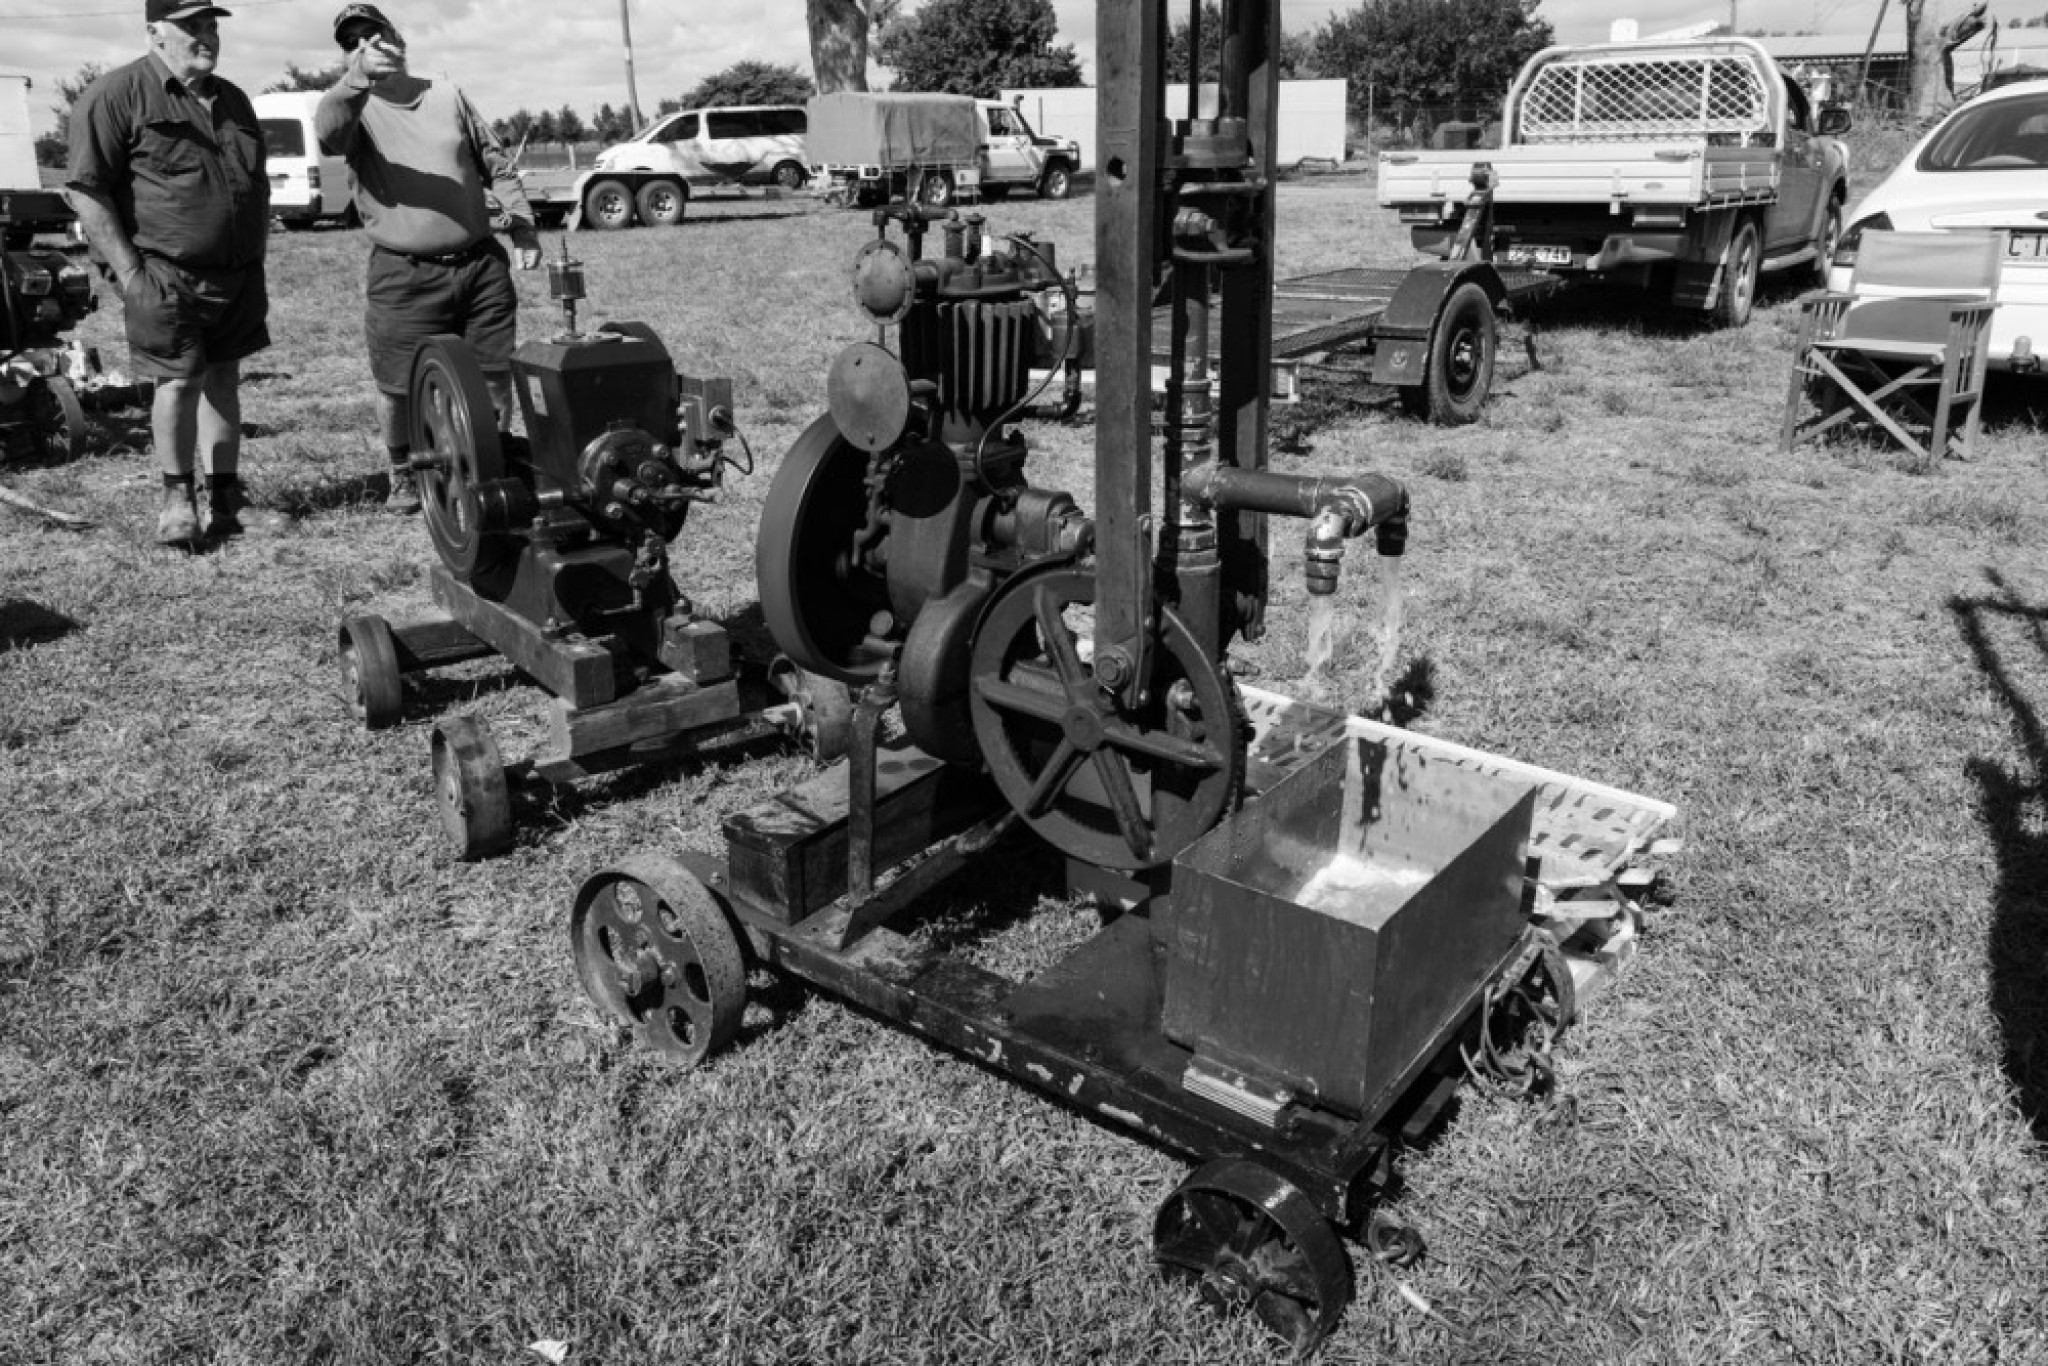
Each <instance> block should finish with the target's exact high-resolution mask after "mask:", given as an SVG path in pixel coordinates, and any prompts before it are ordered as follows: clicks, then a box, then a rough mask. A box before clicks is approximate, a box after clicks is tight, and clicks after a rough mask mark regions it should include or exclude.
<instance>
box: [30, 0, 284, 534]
mask: <svg viewBox="0 0 2048 1366" xmlns="http://www.w3.org/2000/svg"><path fill="white" fill-rule="evenodd" d="M227 13H228V11H227V10H224V9H222V8H221V7H220V6H218V5H206V4H193V3H190V2H189V0H148V2H147V4H146V5H145V6H144V9H143V14H144V19H145V24H146V28H147V32H148V34H149V49H150V50H149V52H148V53H147V54H146V55H145V56H143V57H142V58H141V59H140V60H138V61H134V62H130V63H129V64H128V65H126V66H122V67H117V68H115V69H114V70H112V71H109V72H108V73H106V74H105V75H104V76H101V77H100V78H99V79H98V80H96V81H94V82H93V83H92V84H91V85H89V86H87V87H86V89H85V91H84V93H83V94H81V95H80V96H79V97H78V104H77V106H76V107H75V108H74V109H73V110H72V112H71V164H70V168H69V171H68V172H67V178H66V184H67V186H68V187H69V189H70V190H71V191H72V196H71V202H72V204H73V206H74V207H75V208H76V210H77V212H78V219H79V224H80V226H81V227H83V228H84V229H85V235H86V237H87V239H88V240H90V241H91V243H92V244H93V246H94V247H95V248H96V249H97V250H98V251H99V254H100V255H101V257H102V258H104V260H105V261H106V264H107V268H108V269H109V270H110V271H111V272H112V273H113V276H114V279H115V281H116V282H117V283H118V284H119V286H120V290H121V309H122V314H123V320H124V322H125V323H126V327H127V333H128V349H129V357H130V360H131V362H132V365H133V368H134V370H135V373H136V375H137V376H139V377H143V378H147V379H151V380H154V381H155V382H156V396H155V399H154V400H153V403H152V406H151V409H150V433H151V437H152V440H153V444H154V445H155V447H156V454H157V464H158V466H159V468H160V469H161V470H162V472H163V481H164V493H163V506H162V509H161V510H160V511H159V513H158V515H157V540H158V541H160V542H162V543H163V544H165V545H175V546H185V547H188V548H189V547H190V546H192V545H193V544H195V543H197V542H198V541H199V539H200V524H199V512H198V506H197V503H196V501H195V498H194V493H193V478H194V465H195V456H200V455H203V456H204V464H205V466H206V472H207V485H208V500H207V501H208V511H209V516H208V519H207V526H206V534H207V535H210V536H212V537H215V538H216V539H218V538H222V537H227V536H236V535H239V534H241V532H242V531H243V529H244V522H243V518H244V515H245V507H244V499H243V495H242V487H241V480H240V476H239V472H238V468H239V465H240V459H241V433H242V410H241V397H240V391H241V362H242V359H243V358H244V357H245V356H250V355H253V354H255V353H256V352H258V351H260V350H262V349H263V348H264V347H266V346H268V345H270V331H269V327H268V323H267V318H268V314H269V307H270V305H269V298H268V296H267V294H266V293H265V290H264V283H263V256H264V252H265V250H266V249H267V248H268V245H269V241H270V179H269V176H268V174H267V171H266V168H265V166H264V154H263V131H262V127H261V125H259V124H258V123H257V121H256V111H255V109H254V108H252V107H251V105H250V103H249V97H248V96H247V95H244V94H243V93H242V92H241V91H240V90H239V89H237V88H236V87H235V86H233V85H231V84H229V83H228V82H227V81H224V80H222V79H221V78H220V77H219V76H218V75H216V74H215V71H214V68H215V67H216V66H218V65H219V62H220V22H219V21H220V19H221V17H222V16H224V15H226V14H227ZM269 516H271V517H275V514H269Z"/></svg>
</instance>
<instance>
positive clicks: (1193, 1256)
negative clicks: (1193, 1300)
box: [1152, 1158, 1352, 1360]
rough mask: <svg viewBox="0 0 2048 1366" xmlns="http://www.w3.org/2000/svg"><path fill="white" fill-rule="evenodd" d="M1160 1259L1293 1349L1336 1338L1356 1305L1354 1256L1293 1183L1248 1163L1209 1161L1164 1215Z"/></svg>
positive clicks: (1155, 1246) (1157, 1245)
mask: <svg viewBox="0 0 2048 1366" xmlns="http://www.w3.org/2000/svg"><path fill="white" fill-rule="evenodd" d="M1152 1255H1153V1256H1154V1257H1155V1258H1157V1259H1158V1261H1159V1266H1160V1270H1161V1271H1162V1272H1163V1273H1164V1274H1165V1275H1166V1277H1167V1278H1168V1279H1169V1280H1178V1281H1183V1282H1190V1283H1192V1284H1193V1285H1194V1286H1195V1287H1196V1288H1197V1289H1198V1290H1199V1291H1200V1293H1201V1296H1202V1299H1203V1301H1204V1302H1206V1303H1207V1304H1209V1305H1210V1306H1212V1307H1213V1308H1216V1309H1218V1310H1220V1311H1222V1312H1224V1313H1230V1314H1236V1313H1249V1314H1251V1315H1253V1316H1254V1317H1256V1318H1257V1319H1258V1320H1259V1322H1260V1323H1262V1324H1264V1325H1265V1326H1266V1327H1267V1328H1268V1329H1270V1330H1271V1331H1272V1332H1273V1333H1275V1334H1277V1335H1278V1336H1279V1337H1281V1338H1282V1339H1284V1340H1285V1341H1286V1342H1287V1343H1288V1344H1289V1345H1290V1346H1292V1347H1293V1348H1294V1351H1295V1353H1296V1359H1297V1360H1299V1359H1300V1358H1301V1357H1303V1356H1305V1355H1307V1354H1308V1353H1309V1352H1312V1351H1314V1350H1315V1348H1316V1347H1317V1346H1318V1345H1320V1344H1321V1342H1322V1341H1323V1339H1324V1338H1326V1337H1328V1336H1329V1333H1330V1330H1331V1329H1332V1328H1334V1327H1336V1325H1337V1320H1338V1319H1339V1318H1341V1317H1342V1316H1343V1313H1344V1309H1345V1306H1347V1305H1348V1304H1350V1303H1351V1294H1352V1278H1351V1258H1350V1256H1349V1255H1348V1254H1346V1252H1345V1251H1344V1243H1343V1240H1342V1239H1340V1238H1339V1237H1338V1236H1337V1231H1336V1229H1335V1228H1333V1227H1331V1225H1330V1222H1329V1221H1328V1220H1327V1219H1325V1218H1323V1216H1322V1215H1321V1214H1320V1213H1318V1212H1317V1210H1316V1207H1315V1205H1314V1204H1313V1203H1312V1202H1311V1201H1310V1200H1309V1198H1308V1197H1307V1196H1306V1195H1304V1194H1302V1192H1301V1191H1300V1190H1299V1189H1298V1188H1297V1187H1295V1186H1294V1185H1293V1183H1291V1182H1289V1181H1288V1180H1287V1179H1286V1178H1285V1177H1282V1176H1280V1175H1279V1174H1278V1173H1276V1172H1273V1171H1271V1170H1269V1169H1267V1168H1265V1167H1262V1166H1260V1165H1259V1164H1258V1163H1256V1162H1252V1161H1249V1160H1247V1159H1245V1158H1225V1159H1223V1160H1221V1161H1218V1162H1211V1163H1210V1164H1209V1165H1208V1166H1206V1167H1203V1168H1202V1169H1201V1170H1200V1171H1198V1172H1196V1173H1194V1175H1192V1176H1190V1177H1188V1179H1187V1180H1185V1181H1183V1182H1182V1183H1181V1184H1180V1188H1179V1189H1177V1190H1176V1191H1174V1193H1173V1194H1172V1195H1170V1196H1168V1197H1167V1199H1166V1202H1165V1203H1164V1204H1163V1205H1161V1206H1160V1208H1159V1217H1158V1219H1157V1220H1156V1221H1155V1223H1154V1224H1153V1228H1152Z"/></svg>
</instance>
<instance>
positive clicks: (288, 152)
mask: <svg viewBox="0 0 2048 1366" xmlns="http://www.w3.org/2000/svg"><path fill="white" fill-rule="evenodd" d="M320 95H321V92H320V91H318V90H278V91H272V92H271V93H269V94H265V95H258V96H256V98H255V100H254V101H253V103H254V104H255V106H256V121H257V123H259V124H261V125H262V127H263V147H264V151H265V153H266V154H267V157H268V161H269V164H270V211H271V213H272V214H274V215H276V216H277V217H278V218H279V219H281V220H282V221H283V223H284V225H285V226H286V227H287V228H305V227H311V226H312V225H313V224H315V223H318V222H321V221H322V220H325V219H349V218H353V216H354V213H353V210H354V204H353V202H352V200H353V196H351V195H350V193H349V183H348V164H347V163H346V162H344V161H343V160H342V159H341V158H340V157H336V156H328V155H326V154H325V153H323V152H322V151H321V150H320V140H319V139H318V138H317V137H315V136H314V134H313V110H314V109H315V108H316V107H317V106H318V105H319V103H320Z"/></svg>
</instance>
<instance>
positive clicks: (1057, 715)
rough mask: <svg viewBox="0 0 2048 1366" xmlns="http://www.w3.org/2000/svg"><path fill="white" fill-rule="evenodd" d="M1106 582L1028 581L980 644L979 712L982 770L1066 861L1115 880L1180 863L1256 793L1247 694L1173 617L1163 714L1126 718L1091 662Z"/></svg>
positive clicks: (1063, 574)
mask: <svg viewBox="0 0 2048 1366" xmlns="http://www.w3.org/2000/svg"><path fill="white" fill-rule="evenodd" d="M1094 602H1095V576H1094V575H1093V574H1092V573H1091V572H1089V571H1087V570H1085V569H1075V568H1072V567H1071V566H1068V565H1058V566H1049V567H1046V568H1042V569H1036V570H1029V571H1026V572H1025V573H1022V574H1019V575H1018V576H1017V577H1015V578H1013V579H1011V580H1010V581H1009V582H1008V583H1006V584H1004V585H1003V587H1002V588H1001V589H1000V590H999V591H998V592H997V594H996V596H995V598H994V599H993V600H992V601H991V602H990V603H989V607H988V611H987V613H986V614H985V615H984V616H983V617H982V620H981V625H980V627H979V628H978V629H977V631H976V633H975V639H974V672H973V685H972V690H971V693H970V696H969V705H970V707H971V709H972V713H973V717H974V734H975V737H976V739H977V740H978V741H979V743H980V745H981V754H982V759H983V760H984V762H986V763H987V764H988V766H989V771H990V773H991V774H992V776H993V777H994V778H995V781H996V785H997V786H998V787H999V788H1000V789H1001V790H1002V793H1003V796H1004V797H1005V798H1007V799H1008V801H1009V803H1010V805H1011V806H1012V807H1014V808H1015V809H1016V810H1017V812H1018V814H1020V815H1022V816H1023V817H1024V819H1025V820H1026V821H1027V822H1029V823H1030V825H1031V826H1032V828H1033V829H1035V830H1036V831H1037V832H1038V833H1039V834H1040V835H1041V836H1042V837H1043V838H1044V839H1045V840H1046V841H1047V842H1048V843H1050V844H1052V845H1053V846H1054V847H1056V848H1058V849H1061V850H1063V851H1065V852H1066V853H1068V854H1071V855H1073V856H1074V857H1076V858H1081V859H1085V860H1087V861H1089V862H1091V863H1094V864H1096V865H1097V866H1099V867H1103V868H1113V869H1120V870H1125V871H1135V870H1138V869H1143V868H1153V867H1157V866H1159V865H1160V864H1163V863H1166V862H1167V861H1169V860H1170V859H1172V858H1173V856H1174V855H1175V854H1178V853H1179V852H1180V851H1181V850H1183V849H1185V848H1187V846H1188V845H1190V844H1192V843H1193V842H1194V841H1195V840H1197V839H1199V838H1201V836H1203V835H1204V834H1206V833H1208V831H1209V830H1210V829H1211V828H1212V827H1214V826H1215V824H1216V822H1217V821H1219V820H1220V819H1222V818H1223V816H1224V815H1225V814H1226V813H1227V812H1228V811H1230V810H1231V808H1232V807H1234V806H1235V805H1236V803H1237V800H1238V797H1239V795H1240V793H1241V791H1242V785H1243V781H1244V765H1245V756H1244V744H1245V741H1244V730H1243V724H1242V715H1243V710H1242V707H1241V705H1240V704H1239V702H1238V699H1237V691H1236V685H1235V684H1233V683H1232V682H1231V681H1230V679H1229V677H1228V676H1227V675H1226V674H1225V673H1224V672H1223V670H1222V668H1221V667H1220V666H1219V665H1218V664H1217V663H1216V661H1214V660H1213V659H1210V658H1209V657H1208V656H1207V655H1206V654H1205V653H1204V652H1203V651H1202V649H1201V647H1200V646H1199V645H1197V644H1196V642H1195V638H1194V636H1193V635H1192V634H1191V633H1190V632H1189V631H1188V629H1187V627H1186V626H1184V625H1183V624H1182V623H1181V621H1180V619H1179V618H1178V617H1176V616H1175V615H1174V614H1173V613H1172V612H1171V611H1162V612H1161V614H1160V615H1161V619H1162V629H1161V630H1160V633H1159V639H1158V640H1157V642H1155V646H1154V658H1153V678H1152V686H1151V689H1150V697H1149V700H1148V701H1147V702H1146V703H1145V705H1144V706H1142V707H1139V708H1137V709H1135V710H1127V709H1124V708H1122V707H1120V706H1119V705H1118V704H1117V702H1116V700H1115V699H1114V697H1113V696H1112V695H1111V694H1110V692H1109V691H1107V690H1106V689H1104V688H1103V687H1101V686H1100V685H1099V684H1098V683H1097V681H1096V678H1095V671H1094V669H1093V667H1092V666H1091V665H1090V664H1089V663H1088V662H1087V661H1085V660H1083V659H1082V658H1081V651H1080V640H1081V638H1082V637H1083V635H1084V634H1085V625H1086V623H1085V617H1086V616H1087V615H1088V614H1089V612H1090V611H1091V609H1092V608H1093V606H1094Z"/></svg>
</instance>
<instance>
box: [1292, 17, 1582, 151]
mask: <svg viewBox="0 0 2048 1366" xmlns="http://www.w3.org/2000/svg"><path fill="white" fill-rule="evenodd" d="M1536 4H1537V0H1365V3H1363V4H1361V5H1360V6H1359V7H1358V8H1357V9H1355V10H1352V11H1351V12H1349V13H1348V14H1339V15H1333V16H1332V17H1331V19H1330V21H1329V22H1328V23H1327V24H1325V25H1324V26H1323V27H1322V28H1320V29H1318V30H1317V31H1316V35H1315V40H1314V48H1315V58H1314V60H1315V67H1316V70H1318V71H1320V72H1321V73H1322V74H1323V75H1325V76H1342V77H1345V78H1347V79H1348V80H1349V81H1350V82H1351V90H1350V103H1351V112H1352V113H1353V114H1354V115H1359V116H1363V115H1364V114H1365V113H1366V112H1367V108H1368V103H1370V104H1371V105H1372V106H1373V107H1374V109H1375V111H1376V112H1377V113H1379V114H1381V115H1383V116H1386V117H1389V118H1390V119H1391V120H1392V121H1393V122H1395V123H1398V124H1401V125H1403V126H1413V125H1416V124H1419V123H1421V122H1423V121H1425V120H1439V119H1448V118H1474V117H1480V116H1484V115H1485V114H1487V113H1489V112H1491V111H1492V110H1493V109H1494V108H1495V107H1497V106H1498V103H1499V100H1500V97H1501V96H1502V95H1503V94H1505V93H1506V91H1507V88H1508V84H1509V82H1511V81H1512V80H1513V79H1514V75H1515V72H1516V71H1517V70H1519V69H1520V67H1521V65H1522V63H1523V62H1525V61H1527V60H1528V59H1529V58H1531V57H1533V56H1535V55H1536V53H1537V52H1539V51H1541V50H1542V49H1543V48H1545V47H1548V46H1549V45H1550V44H1551V42H1552V41H1553V38H1552V34H1551V28H1550V22H1549V21H1548V20H1545V19H1538V18H1537V17H1536Z"/></svg>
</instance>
